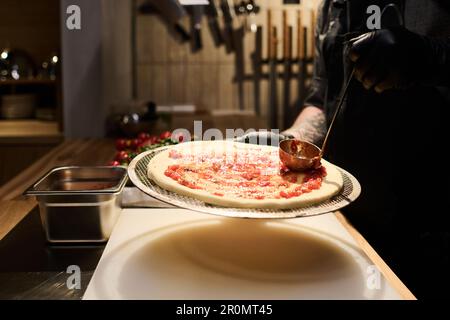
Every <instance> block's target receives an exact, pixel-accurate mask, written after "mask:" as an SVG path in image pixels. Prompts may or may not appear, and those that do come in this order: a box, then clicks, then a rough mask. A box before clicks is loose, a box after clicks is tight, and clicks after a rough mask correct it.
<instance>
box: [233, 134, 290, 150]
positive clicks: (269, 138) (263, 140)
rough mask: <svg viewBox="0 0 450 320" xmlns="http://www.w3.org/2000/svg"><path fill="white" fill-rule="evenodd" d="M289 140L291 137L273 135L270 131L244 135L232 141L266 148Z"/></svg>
mask: <svg viewBox="0 0 450 320" xmlns="http://www.w3.org/2000/svg"><path fill="white" fill-rule="evenodd" d="M290 138H292V136H289V135H284V134H279V133H274V132H272V131H254V132H250V133H247V134H244V135H243V136H240V137H238V138H236V139H234V141H236V142H243V143H251V144H259V145H267V146H278V144H279V143H280V141H281V140H285V139H290Z"/></svg>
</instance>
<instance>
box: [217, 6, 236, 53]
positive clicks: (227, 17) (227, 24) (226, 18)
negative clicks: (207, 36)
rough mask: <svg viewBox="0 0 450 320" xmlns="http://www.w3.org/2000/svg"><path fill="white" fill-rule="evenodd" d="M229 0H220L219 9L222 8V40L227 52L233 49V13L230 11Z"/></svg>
mask: <svg viewBox="0 0 450 320" xmlns="http://www.w3.org/2000/svg"><path fill="white" fill-rule="evenodd" d="M228 1H229V0H221V1H220V9H221V10H222V16H223V23H224V30H223V35H224V42H225V50H226V52H227V53H230V52H233V51H234V45H233V39H234V30H233V19H234V13H233V12H232V9H231V8H232V6H230V3H229V2H228Z"/></svg>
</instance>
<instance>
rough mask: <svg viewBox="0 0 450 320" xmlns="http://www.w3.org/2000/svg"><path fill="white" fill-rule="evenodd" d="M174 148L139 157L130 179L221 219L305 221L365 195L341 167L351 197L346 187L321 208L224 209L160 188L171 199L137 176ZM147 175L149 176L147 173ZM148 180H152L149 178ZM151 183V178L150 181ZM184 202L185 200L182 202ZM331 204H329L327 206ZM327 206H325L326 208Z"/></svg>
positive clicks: (154, 193)
mask: <svg viewBox="0 0 450 320" xmlns="http://www.w3.org/2000/svg"><path fill="white" fill-rule="evenodd" d="M171 147H174V146H163V147H160V148H157V149H154V150H150V151H147V152H143V153H141V154H139V155H138V156H137V157H136V158H134V159H133V160H132V161H131V163H130V164H129V166H128V176H129V178H130V180H131V181H132V182H133V184H134V185H135V186H136V187H137V188H138V189H140V190H141V191H142V192H144V193H146V194H148V195H150V196H151V197H153V198H155V199H158V200H160V201H162V202H165V203H169V204H171V205H175V206H177V207H180V208H184V209H189V210H192V211H196V212H201V213H207V214H213V215H220V216H227V217H234V218H252V219H253V218H257V219H291V218H302V217H310V216H317V215H321V214H326V213H330V212H334V211H337V210H340V209H342V208H343V207H345V206H347V205H349V204H350V203H351V202H353V201H354V200H356V199H357V198H358V197H359V195H360V194H361V185H360V184H359V182H358V180H357V179H356V178H355V177H354V176H353V175H351V174H350V173H348V172H347V171H345V170H344V169H342V168H339V167H337V166H336V168H338V170H339V171H340V172H341V174H342V175H343V178H344V181H345V180H347V187H349V185H350V187H351V192H350V194H349V195H344V194H343V193H344V188H345V183H344V188H343V189H342V190H341V192H340V193H339V194H338V195H336V196H334V197H333V198H331V199H329V200H327V201H325V202H323V203H319V204H317V205H313V206H309V207H303V208H296V209H281V210H268V209H246V208H231V207H230V208H227V207H220V206H215V205H212V204H206V203H204V202H202V201H199V200H195V199H193V198H190V197H186V196H179V195H176V194H174V193H173V192H170V191H167V190H164V189H163V188H160V187H159V186H157V185H156V184H155V183H153V184H155V185H156V189H160V190H161V191H162V192H164V193H167V194H169V195H168V196H166V195H163V194H162V193H159V192H158V191H155V190H151V189H150V188H149V187H147V186H146V185H145V184H144V183H143V182H142V181H141V179H140V178H139V177H138V175H137V173H136V168H137V165H138V164H139V162H140V161H142V160H143V159H144V158H145V157H148V156H151V155H152V154H154V153H157V152H160V151H163V150H165V149H167V148H171ZM145 176H146V174H145ZM146 179H148V177H146ZM148 181H150V179H148ZM338 197H340V198H342V199H341V200H340V201H338V202H337V203H332V202H333V201H335V200H334V199H337V198H338ZM185 198H186V199H189V200H194V202H198V203H199V204H198V205H195V204H194V205H192V204H189V203H188V202H187V201H186V200H183V199H185ZM180 199H181V200H180ZM327 203H329V205H327ZM324 206H325V207H324Z"/></svg>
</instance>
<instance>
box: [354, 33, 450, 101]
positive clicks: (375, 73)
mask: <svg viewBox="0 0 450 320" xmlns="http://www.w3.org/2000/svg"><path fill="white" fill-rule="evenodd" d="M350 42H351V43H352V47H351V49H350V51H349V58H350V60H352V61H353V62H354V64H355V65H354V66H355V77H356V79H358V80H359V81H360V82H362V84H363V85H364V87H365V88H366V89H371V88H374V89H375V91H376V92H383V91H385V90H387V89H404V88H408V87H410V86H412V85H415V84H426V85H438V84H447V83H449V75H448V71H449V68H450V67H449V65H450V57H449V54H450V42H449V41H448V40H437V39H431V38H428V37H423V36H421V35H418V34H415V33H413V32H411V31H408V30H407V29H405V28H403V27H396V28H390V29H382V30H377V31H372V32H369V33H366V34H363V35H361V36H359V37H357V38H355V39H352V40H351V41H350ZM444 70H446V72H447V74H446V72H445V71H444Z"/></svg>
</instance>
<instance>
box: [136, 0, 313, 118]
mask: <svg viewBox="0 0 450 320" xmlns="http://www.w3.org/2000/svg"><path fill="white" fill-rule="evenodd" d="M302 2H303V5H302V8H304V9H310V8H315V7H316V6H317V4H318V2H319V0H308V1H306V0H305V1H302ZM138 3H139V2H138ZM258 4H259V5H260V6H261V8H262V12H261V13H260V14H259V15H258V16H257V17H256V22H257V24H261V25H263V26H265V25H266V20H267V13H266V9H267V8H271V9H272V10H273V20H274V25H276V26H278V28H279V30H278V32H279V34H280V35H281V32H282V28H281V27H282V23H281V16H282V10H283V9H288V20H289V23H290V24H292V25H294V26H295V23H296V9H298V8H300V6H297V5H289V6H283V5H282V0H259V1H258ZM309 19H310V14H309V11H307V10H305V14H304V15H303V16H302V24H303V25H309ZM184 23H185V24H186V22H185V21H184ZM187 27H188V26H187ZM266 31H267V30H265V29H264V34H263V39H267V35H266V34H265V32H266ZM294 37H295V28H294ZM202 38H203V45H204V48H203V50H201V51H200V52H198V53H196V54H193V53H191V51H190V46H189V44H188V43H186V44H183V45H181V44H179V43H178V42H176V41H175V40H173V39H172V38H171V37H170V35H169V34H168V32H167V30H166V29H165V26H164V25H163V23H162V22H161V21H160V20H159V19H158V18H156V17H155V16H148V15H139V16H138V18H137V48H138V87H139V98H142V99H151V100H154V101H155V102H156V103H158V104H179V103H193V104H195V105H196V106H197V107H198V108H199V109H202V110H211V111H212V110H230V109H231V110H238V109H239V103H238V86H237V85H236V84H235V83H233V78H234V75H235V65H234V64H235V62H234V55H233V54H227V53H226V52H225V49H224V47H223V46H222V47H220V48H215V47H214V45H213V42H212V38H211V35H210V32H209V29H208V27H207V22H206V19H203V22H202ZM264 42H265V41H264ZM244 47H245V54H244V57H245V61H246V66H245V68H246V72H247V73H251V71H252V69H251V53H252V52H253V50H254V37H253V34H252V33H250V32H248V33H247V35H246V37H245V41H244ZM296 51H297V47H296V43H295V42H294V45H293V52H294V53H295V52H296ZM263 52H264V55H266V52H267V49H266V44H265V43H264V45H263ZM278 52H279V56H280V57H281V54H282V46H281V43H280V45H279V46H278ZM280 86H281V82H280ZM267 89H268V85H267V81H261V109H262V111H263V114H266V111H267V103H268V90H267ZM253 90H254V88H253V83H252V82H251V81H248V82H246V83H245V85H244V93H245V96H244V109H245V110H247V111H251V110H253V104H254V97H253ZM295 93H296V85H295V84H294V82H293V85H292V89H291V95H292V101H293V102H294V101H295V99H296V97H295ZM279 99H280V101H279V103H280V105H281V103H282V90H281V87H280V91H279Z"/></svg>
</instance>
